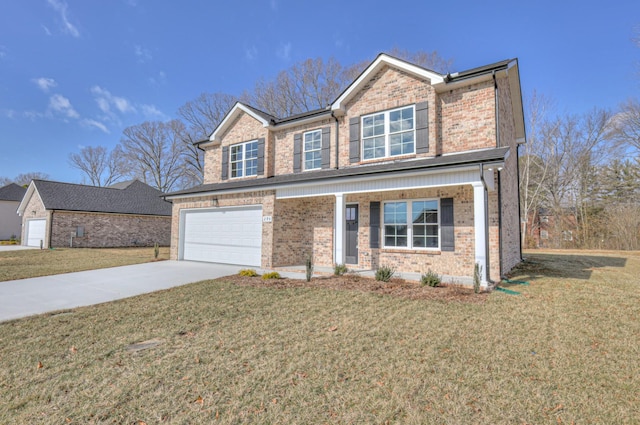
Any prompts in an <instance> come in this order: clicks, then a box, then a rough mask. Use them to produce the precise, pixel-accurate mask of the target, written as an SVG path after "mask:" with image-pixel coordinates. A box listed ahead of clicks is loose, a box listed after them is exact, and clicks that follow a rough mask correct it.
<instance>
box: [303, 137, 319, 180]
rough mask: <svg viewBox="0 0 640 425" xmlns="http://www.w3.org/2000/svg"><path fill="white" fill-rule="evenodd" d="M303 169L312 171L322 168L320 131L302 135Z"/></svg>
mask: <svg viewBox="0 0 640 425" xmlns="http://www.w3.org/2000/svg"><path fill="white" fill-rule="evenodd" d="M303 141H304V169H305V170H314V169H316V168H321V167H322V151H321V149H322V130H314V131H309V132H307V133H304V136H303Z"/></svg>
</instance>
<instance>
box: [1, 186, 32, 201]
mask: <svg viewBox="0 0 640 425" xmlns="http://www.w3.org/2000/svg"><path fill="white" fill-rule="evenodd" d="M26 192H27V189H26V188H24V187H22V186H19V185H17V184H15V183H9V184H8V185H6V186H4V187H0V201H18V202H20V201H22V198H23V197H24V194H25V193H26Z"/></svg>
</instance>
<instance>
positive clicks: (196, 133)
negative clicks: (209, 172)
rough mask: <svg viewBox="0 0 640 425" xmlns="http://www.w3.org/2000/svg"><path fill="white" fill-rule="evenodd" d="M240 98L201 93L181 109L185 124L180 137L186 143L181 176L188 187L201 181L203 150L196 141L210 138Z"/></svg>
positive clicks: (182, 182)
mask: <svg viewBox="0 0 640 425" xmlns="http://www.w3.org/2000/svg"><path fill="white" fill-rule="evenodd" d="M237 100H238V99H237V98H236V97H235V96H232V95H229V94H224V93H202V94H201V95H200V96H198V97H197V98H195V99H193V100H190V101H188V102H187V103H185V104H184V105H182V106H181V107H180V109H178V116H179V117H180V118H181V119H182V121H183V123H184V131H183V132H182V133H181V139H182V141H183V143H184V145H185V146H184V154H183V155H184V158H183V159H184V163H183V166H184V175H183V176H182V178H181V186H183V187H188V186H195V185H198V184H201V183H202V179H203V172H204V164H203V153H202V151H201V150H200V149H199V148H198V147H197V146H196V145H195V144H194V143H196V142H199V141H201V140H204V139H206V138H208V137H209V136H210V135H211V133H213V130H215V128H216V127H217V126H218V124H220V122H221V121H222V119H223V118H224V116H225V114H226V113H227V112H228V111H229V110H230V109H231V107H232V106H233V105H234V104H235V103H236V101H237Z"/></svg>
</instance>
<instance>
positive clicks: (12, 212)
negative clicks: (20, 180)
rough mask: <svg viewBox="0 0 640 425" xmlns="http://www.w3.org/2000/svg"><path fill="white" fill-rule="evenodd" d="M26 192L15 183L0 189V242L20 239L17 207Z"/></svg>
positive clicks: (20, 220)
mask: <svg viewBox="0 0 640 425" xmlns="http://www.w3.org/2000/svg"><path fill="white" fill-rule="evenodd" d="M26 191H27V189H25V188H24V187H22V186H19V185H17V184H15V183H10V184H8V185H6V186H4V187H1V188H0V241H1V240H9V239H11V238H16V239H18V238H20V229H21V228H22V219H21V218H20V216H19V215H18V206H19V205H20V202H21V201H22V198H23V197H24V194H25V192H26Z"/></svg>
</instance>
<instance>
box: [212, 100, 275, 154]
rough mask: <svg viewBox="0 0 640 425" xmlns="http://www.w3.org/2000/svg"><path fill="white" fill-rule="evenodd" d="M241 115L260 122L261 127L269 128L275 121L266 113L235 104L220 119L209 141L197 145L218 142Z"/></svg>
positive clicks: (238, 103)
mask: <svg viewBox="0 0 640 425" xmlns="http://www.w3.org/2000/svg"><path fill="white" fill-rule="evenodd" d="M242 113H245V114H247V115H249V116H250V117H252V118H254V119H255V120H257V121H258V122H260V124H262V126H263V127H269V125H271V124H272V123H273V122H275V120H276V118H275V117H274V116H272V115H269V114H267V113H266V112H263V111H261V110H259V109H256V108H254V107H252V106H249V105H245V104H244V103H241V102H236V104H235V105H233V107H232V108H231V110H230V111H229V112H227V115H225V117H224V118H223V119H222V121H221V122H220V124H219V125H218V126H217V127H216V129H215V130H214V131H213V133H211V136H209V140H208V141H204V142H200V143H199V145H200V146H207V145H208V144H210V143H215V142H220V137H221V135H222V134H224V132H225V131H226V130H227V129H228V128H229V127H230V126H231V125H232V124H233V122H234V121H235V119H236V118H237V117H239V116H240V115H241V114H242Z"/></svg>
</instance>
